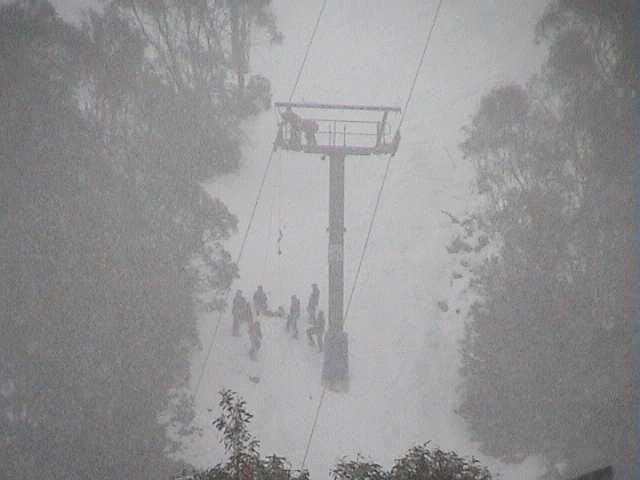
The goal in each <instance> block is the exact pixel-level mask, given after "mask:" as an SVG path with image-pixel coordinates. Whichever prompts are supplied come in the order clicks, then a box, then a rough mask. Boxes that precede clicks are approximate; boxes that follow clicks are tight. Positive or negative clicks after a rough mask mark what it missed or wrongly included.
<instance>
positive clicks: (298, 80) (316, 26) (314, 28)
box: [289, 0, 328, 102]
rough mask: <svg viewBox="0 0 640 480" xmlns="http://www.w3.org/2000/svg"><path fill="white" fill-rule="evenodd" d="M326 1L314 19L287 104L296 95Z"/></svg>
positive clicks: (325, 0)
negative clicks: (314, 22)
mask: <svg viewBox="0 0 640 480" xmlns="http://www.w3.org/2000/svg"><path fill="white" fill-rule="evenodd" d="M327 1H328V0H324V2H323V3H322V7H321V8H320V13H318V18H317V19H316V24H315V26H314V27H313V32H311V38H310V39H309V43H307V49H306V51H305V52H304V58H303V59H302V64H301V65H300V70H298V75H297V76H296V81H295V82H294V83H293V88H292V89H291V95H289V102H291V100H292V99H293V95H294V94H295V93H296V89H297V88H298V83H299V82H300V77H301V76H302V70H303V69H304V66H305V64H306V63H307V58H308V57H309V50H311V44H312V43H313V39H314V38H315V37H316V32H317V31H318V25H320V19H321V18H322V14H323V13H324V9H325V7H326V6H327Z"/></svg>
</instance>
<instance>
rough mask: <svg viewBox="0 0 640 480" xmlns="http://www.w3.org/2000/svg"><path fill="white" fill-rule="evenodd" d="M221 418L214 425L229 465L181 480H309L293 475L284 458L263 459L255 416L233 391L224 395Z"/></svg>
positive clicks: (301, 474)
mask: <svg viewBox="0 0 640 480" xmlns="http://www.w3.org/2000/svg"><path fill="white" fill-rule="evenodd" d="M220 397H221V399H220V403H219V406H220V409H221V410H222V412H221V414H220V416H219V417H218V418H216V419H215V420H214V422H213V425H214V426H215V427H216V429H217V430H218V431H219V432H220V433H221V434H222V444H223V446H224V449H225V451H226V452H227V454H228V455H229V457H228V459H227V461H226V463H224V464H219V465H216V466H215V467H212V468H210V469H207V470H204V471H201V472H197V471H196V472H193V473H192V474H190V475H189V476H186V475H183V476H182V477H181V478H189V479H193V480H249V479H251V480H254V479H255V480H308V478H309V473H308V472H307V471H306V470H302V471H293V470H292V469H291V467H290V466H289V464H288V462H287V460H286V459H285V458H284V457H280V456H278V455H275V454H273V455H270V456H268V457H266V458H262V457H261V456H260V452H259V448H260V442H259V441H258V440H257V439H256V438H255V437H254V436H253V435H252V434H251V432H250V431H249V423H250V422H251V419H252V418H253V415H252V414H251V413H250V412H249V411H248V410H247V408H246V402H245V401H244V400H243V399H242V398H240V396H239V395H238V394H237V393H235V392H233V391H231V390H222V391H220Z"/></svg>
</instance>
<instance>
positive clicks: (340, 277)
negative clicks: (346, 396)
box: [274, 102, 400, 390]
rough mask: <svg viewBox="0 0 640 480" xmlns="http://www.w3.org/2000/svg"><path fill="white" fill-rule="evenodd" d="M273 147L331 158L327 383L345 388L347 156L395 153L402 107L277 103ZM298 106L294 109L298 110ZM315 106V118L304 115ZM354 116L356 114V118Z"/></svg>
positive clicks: (398, 139)
mask: <svg viewBox="0 0 640 480" xmlns="http://www.w3.org/2000/svg"><path fill="white" fill-rule="evenodd" d="M275 108H276V110H277V112H278V115H279V118H280V121H279V123H278V135H277V138H276V141H275V145H274V147H275V148H280V149H283V150H291V151H297V152H303V153H309V154H320V155H322V157H323V158H326V157H329V249H328V260H329V326H328V329H327V332H326V334H325V340H324V341H325V349H324V363H323V368H322V381H323V383H324V384H325V385H326V386H328V387H329V388H331V389H333V390H346V388H347V385H348V378H349V355H348V352H349V347H348V338H347V334H346V332H345V331H344V231H345V230H344V163H345V158H346V157H347V155H383V154H388V155H393V154H395V152H396V150H397V149H398V144H399V142H400V135H399V133H398V132H397V131H396V132H395V134H391V128H390V124H389V121H388V120H389V114H397V113H400V108H397V107H385V106H364V105H329V104H320V103H288V102H286V103H285V102H277V103H275ZM294 110H295V111H294ZM308 111H312V113H313V114H314V115H313V116H312V117H307V116H303V115H301V113H299V112H303V113H306V112H308ZM354 117H356V118H354Z"/></svg>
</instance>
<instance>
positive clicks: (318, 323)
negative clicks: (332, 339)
mask: <svg viewBox="0 0 640 480" xmlns="http://www.w3.org/2000/svg"><path fill="white" fill-rule="evenodd" d="M324 327H325V320H324V312H323V311H322V310H319V311H318V316H317V317H316V320H315V323H314V324H313V326H312V327H311V328H309V329H307V338H308V339H309V345H310V346H312V347H315V346H316V344H315V342H314V341H313V336H314V335H315V337H316V340H317V342H318V351H319V352H321V351H322V346H323V343H324V342H323V339H324Z"/></svg>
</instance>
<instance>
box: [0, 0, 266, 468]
mask: <svg viewBox="0 0 640 480" xmlns="http://www.w3.org/2000/svg"><path fill="white" fill-rule="evenodd" d="M246 3H247V8H249V7H250V10H251V11H250V12H249V11H246V12H240V13H242V15H241V17H240V18H241V19H242V21H243V22H245V23H247V22H248V23H247V25H249V24H251V25H254V26H257V28H259V29H263V30H265V31H266V32H267V34H268V35H273V36H276V37H277V30H276V28H275V21H274V17H273V14H272V13H271V10H270V7H269V1H267V0H256V1H253V2H246ZM190 5H191V6H192V5H195V4H193V2H142V1H140V2H138V1H134V2H119V1H113V2H107V3H105V5H104V9H103V11H102V12H101V13H97V12H91V13H88V14H87V16H86V18H85V21H84V23H83V25H82V26H81V27H76V26H74V25H71V24H68V23H66V22H65V21H63V20H62V19H61V18H60V17H59V16H58V15H57V14H56V12H55V10H54V9H53V7H52V6H51V5H50V4H49V3H48V2H47V1H44V0H42V1H27V0H24V1H15V2H13V3H12V4H9V5H3V6H0V65H2V68H0V92H1V93H0V124H1V125H2V128H0V144H1V145H2V151H1V152H0V204H1V205H2V208H1V209H0V212H1V213H0V227H1V228H0V258H2V259H3V261H2V262H1V263H0V275H1V276H2V278H3V282H4V285H5V288H3V289H2V290H1V291H0V328H1V330H2V335H1V336H0V465H2V472H3V474H4V475H5V477H6V478H24V477H29V478H51V479H63V478H64V479H76V478H77V479H80V478H83V479H84V478H94V479H101V478H104V479H112V478H131V479H136V478H138V479H143V478H144V479H147V478H162V477H166V476H167V475H168V474H169V473H172V472H174V471H175V465H174V463H173V462H172V461H170V460H169V459H168V457H167V454H168V452H170V451H171V450H172V449H173V448H175V447H176V445H175V444H173V443H172V442H171V441H169V439H168V438H167V435H166V430H167V427H168V424H167V422H160V421H159V418H160V416H161V414H162V415H163V416H167V415H166V414H167V412H169V413H170V414H169V415H168V417H169V418H171V419H172V420H170V422H172V421H173V422H175V423H176V430H178V431H183V432H187V431H189V428H188V425H186V423H188V421H189V417H190V414H189V411H190V405H191V404H192V403H191V401H190V399H189V398H188V396H186V395H185V393H184V392H185V387H186V386H188V382H189V360H190V356H191V354H192V352H193V350H194V349H195V348H198V347H199V339H198V333H197V325H196V318H197V317H196V314H197V311H198V303H197V297H198V293H199V292H201V291H202V290H203V289H206V290H207V291H211V292H213V294H214V296H213V298H212V299H211V300H210V301H208V302H207V304H206V305H204V306H205V307H206V308H208V309H221V308H225V304H224V301H223V295H222V294H223V293H224V292H225V291H226V290H227V289H228V288H229V286H230V284H231V282H232V280H233V279H234V278H235V277H236V276H237V266H236V265H234V264H233V262H232V261H231V257H230V255H229V253H228V252H227V251H226V250H225V249H224V247H223V245H222V241H223V240H224V239H226V238H228V236H229V235H230V234H231V233H233V232H234V230H235V227H236V219H235V217H234V216H233V215H232V214H231V213H230V212H229V211H228V210H227V208H226V207H225V205H224V203H223V202H222V201H220V200H218V199H212V198H210V197H209V196H208V195H207V194H206V193H205V192H204V191H203V189H202V187H201V182H202V181H204V180H207V179H208V178H211V177H212V176H214V175H222V174H224V173H226V172H228V171H231V170H233V169H234V168H237V166H238V164H239V161H240V143H241V141H242V135H241V130H240V127H241V122H242V120H243V119H246V118H247V117H248V116H250V115H254V114H257V113H258V112H260V111H262V110H264V109H265V108H267V107H268V104H269V85H268V82H267V81H266V80H265V79H261V78H256V79H250V80H249V82H248V84H247V86H246V88H245V89H244V91H243V92H239V87H238V82H237V80H236V81H235V82H234V81H231V80H229V79H230V78H232V77H233V76H234V75H235V71H234V66H233V64H232V63H230V62H228V58H229V57H230V56H231V40H230V35H231V33H230V32H229V31H228V29H227V28H226V27H225V25H224V24H223V23H220V22H222V20H220V19H222V18H226V19H227V20H226V21H228V18H229V15H230V14H229V5H226V4H223V2H213V1H211V2H199V3H198V7H197V8H198V11H197V12H193V11H189V8H190V7H189V6H190ZM193 8H195V7H193ZM189 15H191V17H189ZM188 18H192V19H193V21H194V22H195V21H196V20H195V19H198V22H201V21H204V20H203V19H206V21H207V22H210V23H207V25H206V26H205V25H204V24H203V25H198V27H197V29H198V31H199V32H200V34H201V35H203V34H204V33H203V31H206V32H207V34H208V35H218V37H219V40H220V45H218V46H217V47H216V50H215V51H214V50H206V49H203V47H202V44H203V42H204V40H203V37H202V36H200V37H193V32H192V30H191V28H192V26H193V25H194V24H193V23H189V22H188V20H187V19H188ZM153 22H156V24H155V27H154V29H151V28H147V25H151V24H152V23H153ZM196 40H198V41H199V42H200V46H196V45H195V44H194V41H196ZM162 42H164V43H162ZM155 44H158V45H161V46H159V47H158V48H157V49H155ZM186 47H190V48H193V52H192V53H189V51H185V48H186ZM169 52H171V55H172V58H171V60H170V61H167V59H164V58H163V55H165V56H166V55H169ZM205 67H206V68H205ZM178 71H179V72H180V75H181V77H180V78H178V76H177V75H178ZM171 412H174V413H173V414H171ZM181 427H184V428H183V429H182V430H181Z"/></svg>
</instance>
